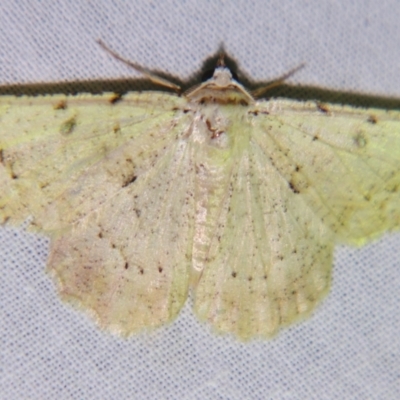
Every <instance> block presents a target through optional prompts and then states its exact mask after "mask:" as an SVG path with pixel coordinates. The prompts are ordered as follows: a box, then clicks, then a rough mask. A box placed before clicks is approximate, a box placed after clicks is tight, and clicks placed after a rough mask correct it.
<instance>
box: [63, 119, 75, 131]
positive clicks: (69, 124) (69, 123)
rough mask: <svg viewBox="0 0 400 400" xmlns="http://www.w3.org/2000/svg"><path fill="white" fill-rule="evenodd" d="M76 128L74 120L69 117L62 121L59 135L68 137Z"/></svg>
mask: <svg viewBox="0 0 400 400" xmlns="http://www.w3.org/2000/svg"><path fill="white" fill-rule="evenodd" d="M75 127H76V118H75V117H71V118H69V119H67V120H66V121H64V122H63V123H62V124H61V126H60V133H61V135H69V134H71V133H72V132H73V130H74V129H75Z"/></svg>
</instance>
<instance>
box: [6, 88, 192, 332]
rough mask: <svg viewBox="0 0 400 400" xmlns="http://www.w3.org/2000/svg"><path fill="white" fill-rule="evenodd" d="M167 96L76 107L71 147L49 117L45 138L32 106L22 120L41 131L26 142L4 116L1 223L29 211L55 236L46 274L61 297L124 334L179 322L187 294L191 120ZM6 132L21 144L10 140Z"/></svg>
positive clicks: (19, 130)
mask: <svg viewBox="0 0 400 400" xmlns="http://www.w3.org/2000/svg"><path fill="white" fill-rule="evenodd" d="M160 97H162V95H160ZM51 99H53V98H51ZM46 100H47V99H43V103H46ZM102 100H103V99H99V102H98V103H100V102H101V101H102ZM158 100H160V101H158ZM162 100H163V99H162V98H161V99H156V100H155V99H154V97H149V96H147V95H132V96H130V97H128V99H127V103H128V105H129V107H124V110H122V111H121V110H120V107H121V104H119V105H117V106H112V109H113V111H112V112H109V114H106V112H105V111H106V110H108V107H109V106H110V107H111V105H108V104H106V105H104V107H103V108H102V107H99V104H96V107H94V109H93V111H92V110H90V104H91V103H90V102H91V101H93V98H89V99H87V101H86V102H83V103H82V106H81V107H80V106H79V107H78V106H77V107H75V108H72V105H69V106H68V109H70V108H72V109H73V111H74V112H75V113H76V115H77V116H76V117H75V118H76V122H75V125H76V126H75V127H74V128H73V129H72V130H71V132H69V133H68V135H67V138H66V139H64V135H65V132H62V131H61V132H60V130H59V128H60V124H62V123H63V122H59V121H58V120H56V119H54V120H52V119H51V118H49V121H48V122H47V124H48V125H50V127H51V134H49V135H47V134H46V133H47V130H48V129H47V128H46V125H35V124H33V122H32V120H31V119H32V118H33V116H34V115H35V114H29V112H30V107H26V110H19V113H20V115H21V116H20V118H21V119H22V117H23V116H24V115H25V111H26V113H27V114H28V116H29V120H30V122H29V124H30V126H31V128H34V129H35V130H34V132H35V137H32V139H31V140H25V141H23V140H22V139H21V137H20V136H19V135H17V132H21V134H23V133H25V130H24V129H22V128H21V127H20V126H19V125H18V124H17V123H16V122H15V121H14V125H11V123H8V122H7V119H6V118H7V117H8V114H7V113H5V114H4V113H3V118H2V125H1V128H2V132H3V134H2V136H1V137H2V142H1V145H2V154H3V160H2V164H3V170H2V173H3V175H2V179H3V182H4V181H5V182H6V183H7V185H8V186H7V189H8V195H7V196H4V195H2V197H1V201H2V212H3V217H4V218H5V219H8V218H9V219H11V220H12V221H18V220H19V219H21V217H20V216H19V215H18V214H16V213H17V212H19V211H22V214H23V215H26V216H28V215H31V214H33V217H34V223H36V225H37V226H39V227H42V228H44V229H45V230H47V231H49V230H51V231H53V234H52V236H51V239H52V241H51V248H50V257H49V261H48V269H49V271H50V273H51V274H52V275H53V276H54V277H55V279H56V281H57V282H58V287H59V291H60V294H61V296H62V297H63V298H64V299H65V300H67V301H69V302H72V303H74V304H76V305H78V306H79V307H81V308H83V309H85V310H87V311H89V312H90V313H91V314H93V315H94V317H95V318H96V320H97V321H98V323H99V324H100V325H101V326H102V327H105V328H107V329H110V330H113V331H116V332H119V333H120V334H124V335H128V334H130V333H133V332H137V331H139V330H141V329H143V328H146V327H155V326H159V325H161V324H163V323H165V322H167V321H170V320H171V319H173V318H174V317H175V316H176V315H177V313H178V312H179V310H180V308H181V307H182V304H183V303H184V302H185V300H186V297H187V291H188V279H189V268H190V260H191V243H192V238H193V221H194V218H193V210H194V206H193V201H194V200H193V192H194V168H193V166H192V158H193V154H191V153H190V150H189V146H188V144H187V141H186V140H185V139H182V135H184V134H185V128H187V126H188V122H187V121H186V119H185V118H186V116H185V115H184V114H183V113H180V112H179V111H177V110H176V109H175V110H174V111H172V109H173V108H174V107H175V108H176V107H177V106H179V104H180V103H179V102H180V100H179V99H178V98H175V97H174V96H165V101H164V103H163V102H162ZM153 101H154V103H155V104H152V103H153ZM104 102H105V101H104ZM17 103H18V102H17ZM68 103H70V101H68ZM88 103H89V104H88ZM105 103H106V102H105ZM124 103H125V102H124ZM124 103H123V104H124ZM146 103H147V104H146ZM160 103H161V105H160ZM12 105H13V106H15V105H16V104H15V103H14V104H12ZM18 105H19V103H18ZM35 105H36V103H34V104H33V105H32V106H33V107H34V108H35ZM74 105H75V104H74ZM164 107H165V109H163V108H164ZM42 108H43V105H42ZM35 110H36V111H31V112H32V113H35V112H36V113H37V116H38V119H39V120H40V118H42V121H41V122H43V123H44V121H47V119H46V118H45V117H42V115H41V111H42V109H40V108H39V111H38V110H37V108H36V109H35ZM11 111H12V110H11V109H9V111H8V112H9V113H11ZM14 111H15V110H14ZM57 111H58V110H57ZM119 113H121V114H119ZM150 114H151V115H150ZM177 114H179V116H177ZM4 115H6V117H4ZM120 115H121V116H120ZM89 116H91V118H89ZM150 117H151V118H150ZM96 118H97V119H96ZM122 118H123V119H122ZM145 120H146V121H145ZM53 121H54V122H53ZM61 121H64V120H63V119H62V120H61ZM115 124H117V125H118V126H117V127H116V129H114V128H115ZM40 126H41V127H42V128H41V129H42V132H40ZM8 127H10V129H11V128H12V129H13V132H14V136H15V137H14V136H13V134H12V132H11V131H10V132H7V131H6V132H7V133H6V134H4V131H5V129H6V128H8ZM47 127H48V126H47ZM28 128H29V125H28V126H27V130H26V135H27V137H28V139H29V132H30V131H28ZM41 134H42V135H43V136H44V137H42V136H41ZM72 136H74V139H72ZM97 141H99V142H97ZM37 142H38V143H37ZM25 156H26V157H25ZM38 160H40V161H39V162H37V161H38ZM35 161H36V162H35ZM49 168H52V170H51V171H48V170H47V169H49ZM53 170H54V171H53ZM10 171H11V174H10ZM13 175H15V176H13ZM21 182H22V183H21ZM19 195H21V197H19ZM24 196H28V197H24ZM36 196H37V197H36ZM11 201H13V202H15V204H10V202H11ZM37 221H38V222H37Z"/></svg>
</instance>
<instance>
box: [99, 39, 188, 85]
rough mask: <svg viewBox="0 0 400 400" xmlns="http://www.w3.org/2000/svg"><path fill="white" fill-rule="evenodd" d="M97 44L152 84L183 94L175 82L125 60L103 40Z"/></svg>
mask: <svg viewBox="0 0 400 400" xmlns="http://www.w3.org/2000/svg"><path fill="white" fill-rule="evenodd" d="M96 42H97V43H98V44H99V45H100V47H101V48H102V49H103V50H104V51H106V52H107V53H108V54H110V55H111V56H112V57H114V58H115V59H116V60H118V61H121V62H123V63H124V64H126V65H128V66H129V67H131V68H133V69H134V70H136V71H138V72H140V73H141V74H143V75H144V76H145V77H146V78H148V79H149V80H150V81H151V82H153V83H155V84H157V85H161V86H164V87H167V88H169V89H172V90H174V91H176V92H178V93H180V92H181V87H180V86H178V85H176V84H175V83H173V82H170V81H169V80H167V79H164V78H161V76H158V75H156V74H154V73H153V72H151V71H150V70H148V69H146V68H144V67H142V66H141V65H139V64H136V63H134V62H132V61H130V60H127V59H126V58H123V57H122V56H120V55H119V54H118V53H116V52H115V51H113V50H111V49H110V48H109V47H108V46H107V45H106V44H105V43H104V42H103V41H102V40H101V39H97V40H96Z"/></svg>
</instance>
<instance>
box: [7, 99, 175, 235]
mask: <svg viewBox="0 0 400 400" xmlns="http://www.w3.org/2000/svg"><path fill="white" fill-rule="evenodd" d="M113 99H115V96H113V95H111V94H106V95H102V96H91V95H80V96H68V97H66V96H39V97H21V98H16V97H11V96H10V97H8V96H4V97H1V98H0V185H1V189H2V190H1V193H0V222H4V221H10V222H14V223H19V222H22V221H24V220H25V219H26V218H27V217H28V216H33V217H34V224H35V225H36V226H37V227H38V228H39V229H41V230H49V229H53V227H54V229H59V228H60V224H66V225H68V223H70V222H71V221H72V220H73V219H74V218H75V214H76V213H77V212H78V210H75V209H71V210H63V215H62V218H61V220H52V219H51V218H49V215H48V210H47V207H48V205H49V204H52V203H54V201H57V199H58V198H59V197H60V196H63V192H64V190H65V189H66V188H68V187H69V186H71V185H72V184H73V182H74V181H76V180H77V179H79V177H80V176H81V175H82V174H83V173H85V171H86V169H87V168H89V167H90V166H93V165H96V163H100V164H101V163H102V162H103V161H104V160H107V157H108V154H109V153H110V152H111V151H112V150H114V149H119V151H120V153H121V155H122V156H123V155H124V144H125V143H126V142H127V141H129V140H130V139H135V140H137V141H138V145H137V148H139V149H140V151H142V152H144V153H146V152H151V151H152V150H153V151H155V150H156V149H157V146H163V145H165V143H164V142H165V141H166V140H168V139H170V136H168V135H167V136H166V137H164V136H163V135H165V133H166V130H168V129H169V128H170V127H171V126H172V124H173V123H174V116H175V114H176V111H173V109H174V108H175V109H176V108H178V107H179V105H180V104H181V99H179V98H178V97H176V96H173V95H165V94H160V93H157V94H152V93H146V94H129V95H127V96H126V97H125V98H124V100H123V101H121V102H117V103H116V104H113V101H112V100H113ZM166 121H167V122H166ZM152 135H155V139H154V140H153V142H154V148H153V149H150V148H149V145H148V142H149V140H150V137H151V136H152ZM163 141H164V142H163ZM135 161H136V160H129V159H128V157H125V158H122V159H121V160H120V161H119V165H118V166H116V168H117V169H118V170H119V173H118V174H116V177H115V180H118V179H119V180H120V182H119V183H121V184H122V183H124V182H129V179H131V178H132V176H131V175H130V174H131V173H132V164H134V163H135ZM114 172H115V171H112V170H110V171H108V174H109V175H110V176H111V175H112V174H113V173H114ZM106 173H107V171H104V174H106ZM104 174H103V175H104ZM102 179H107V178H106V177H104V176H103V178H102ZM100 184H101V181H100V182H91V185H92V186H97V187H99V186H100ZM114 187H115V188H118V185H117V182H115V186H114ZM94 190H96V189H94ZM110 195H111V193H110ZM65 213H66V214H65Z"/></svg>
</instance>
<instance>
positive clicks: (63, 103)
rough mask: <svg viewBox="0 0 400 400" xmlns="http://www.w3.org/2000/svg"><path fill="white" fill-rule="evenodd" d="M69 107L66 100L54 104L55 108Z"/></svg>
mask: <svg viewBox="0 0 400 400" xmlns="http://www.w3.org/2000/svg"><path fill="white" fill-rule="evenodd" d="M67 107H68V105H67V101H66V100H60V101H59V102H58V103H57V104H55V105H54V109H55V110H66V109H67Z"/></svg>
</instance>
